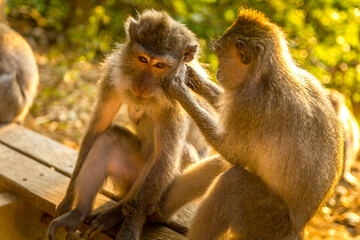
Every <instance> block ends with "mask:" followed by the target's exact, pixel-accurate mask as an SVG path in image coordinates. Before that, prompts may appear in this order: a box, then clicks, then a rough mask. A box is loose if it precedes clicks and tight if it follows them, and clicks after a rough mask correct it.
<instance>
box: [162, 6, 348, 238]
mask: <svg viewBox="0 0 360 240" xmlns="http://www.w3.org/2000/svg"><path fill="white" fill-rule="evenodd" d="M214 47H215V51H216V53H217V55H218V57H219V67H218V73H217V78H218V81H219V82H220V83H221V85H222V87H223V91H219V90H218V91H212V90H211V89H210V88H208V90H209V91H212V94H213V95H216V94H217V93H216V92H218V93H219V94H218V117H217V116H213V115H212V114H210V113H208V112H207V111H206V110H204V109H203V108H201V106H200V105H199V104H198V103H197V101H196V100H195V99H194V98H193V97H192V95H191V94H190V92H189V90H188V89H187V87H186V86H185V83H184V82H183V81H182V80H181V79H177V78H174V80H173V81H170V82H169V83H167V84H164V87H165V89H166V91H167V93H168V94H169V95H170V96H171V97H173V98H175V99H176V100H178V101H179V102H180V103H181V105H182V106H183V107H184V109H185V110H186V111H187V112H188V113H189V114H190V116H191V117H192V118H193V120H194V121H195V122H196V124H197V125H198V127H199V128H200V130H201V132H202V133H203V135H204V136H205V138H206V140H207V141H208V143H209V144H210V145H212V146H213V148H214V149H215V150H216V151H217V152H218V153H220V154H221V156H222V157H224V159H226V160H227V161H228V162H229V163H231V164H232V165H233V166H234V167H232V168H230V169H229V170H227V171H225V172H224V173H223V174H221V175H220V176H219V177H218V178H217V179H216V180H215V181H214V182H213V185H212V186H211V188H210V189H209V191H208V192H207V194H206V196H205V200H204V201H203V203H202V204H201V207H200V208H199V210H198V212H197V214H196V216H195V218H194V220H193V223H192V225H191V228H190V231H189V234H188V239H191V240H202V239H204V240H205V239H220V238H225V236H226V234H229V233H230V234H231V236H233V238H235V239H288V240H290V239H291V240H293V239H302V231H303V229H304V227H305V225H306V223H307V222H308V221H309V220H310V219H311V217H312V216H313V215H314V214H315V212H316V210H317V209H318V208H319V206H320V205H321V204H322V203H323V201H324V200H325V199H326V197H327V196H328V195H329V194H330V193H331V191H332V189H333V187H334V185H335V184H336V182H337V180H338V178H339V176H340V173H341V169H342V167H341V166H342V157H343V138H342V128H341V125H340V123H339V121H338V120H337V117H336V115H335V112H334V110H333V108H332V106H331V103H330V101H329V100H328V99H327V97H326V95H325V93H324V89H323V88H322V86H321V84H320V83H319V81H318V80H316V79H315V78H314V77H313V76H312V75H311V74H310V73H308V72H306V71H305V70H303V69H301V68H299V67H298V66H296V65H295V64H294V62H293V60H292V58H291V55H290V53H289V51H288V48H287V44H286V40H285V38H284V34H283V33H282V31H281V29H280V28H279V27H278V26H276V25H275V24H273V23H271V22H270V21H269V20H268V19H267V18H265V17H264V15H263V14H261V13H259V12H257V11H254V10H246V9H245V10H244V9H242V10H240V12H239V16H238V19H237V20H236V22H235V23H234V24H233V25H232V26H231V27H230V28H229V29H228V30H227V31H226V32H225V33H224V34H223V35H222V36H221V37H220V39H218V40H217V41H216V42H215V44H214ZM197 80H198V81H201V82H200V83H196V82H195V83H194V84H193V85H194V86H196V85H198V84H201V85H206V83H204V81H205V80H204V79H202V78H201V77H197ZM195 90H196V88H195ZM200 94H201V93H200ZM206 174H207V173H206V172H205V173H204V172H202V171H201V168H200V169H199V170H198V171H196V169H193V171H192V174H187V173H186V172H185V175H184V176H182V177H186V178H187V181H186V182H184V181H181V178H182V177H181V178H180V180H177V182H181V183H182V184H183V185H184V184H187V187H185V186H182V188H181V189H186V191H188V192H193V188H194V185H196V179H199V178H201V176H206ZM211 177H212V176H211ZM176 187H177V186H176V185H174V188H176ZM170 193H172V194H173V196H175V195H176V196H178V197H181V196H182V194H183V193H182V192H181V191H180V192H172V191H170ZM173 196H172V195H170V196H165V198H164V204H163V206H164V209H165V210H166V206H169V204H171V203H168V202H167V199H172V197H173ZM187 197H188V196H187ZM178 201H179V200H178ZM168 211H169V209H168ZM164 214H165V215H166V214H167V213H166V212H165V213H164Z"/></svg>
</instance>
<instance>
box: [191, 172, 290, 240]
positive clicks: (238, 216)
mask: <svg viewBox="0 0 360 240" xmlns="http://www.w3.org/2000/svg"><path fill="white" fill-rule="evenodd" d="M291 231H292V224H291V220H290V216H289V210H288V207H287V206H286V205H285V203H284V202H283V201H282V200H281V199H280V197H279V196H278V195H276V194H275V193H273V192H272V191H271V190H270V189H268V187H267V186H266V185H265V183H264V182H263V181H262V180H261V179H260V178H258V177H256V176H255V175H253V174H251V173H250V172H248V171H247V170H245V169H244V168H242V167H238V166H237V167H232V168H231V169H229V170H227V171H226V172H225V173H223V174H221V175H220V176H219V177H218V179H216V180H215V181H214V183H213V184H212V186H211V187H210V188H209V190H208V192H207V194H206V198H205V199H204V201H203V202H202V204H201V206H200V207H199V209H198V211H197V213H196V215H195V217H194V220H193V222H192V225H191V227H190V230H189V234H188V239H189V240H208V239H213V240H216V239H222V238H224V239H227V238H225V236H224V235H225V234H229V236H228V238H230V237H231V238H232V239H254V240H256V239H277V240H280V239H281V240H285V239H288V240H290V239H292V240H294V239H297V238H296V236H295V235H292V233H291Z"/></svg>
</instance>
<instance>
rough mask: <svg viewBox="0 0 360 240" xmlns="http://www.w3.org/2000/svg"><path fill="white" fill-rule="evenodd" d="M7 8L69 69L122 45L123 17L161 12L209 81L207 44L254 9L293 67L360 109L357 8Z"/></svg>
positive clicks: (12, 1)
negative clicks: (43, 34)
mask: <svg viewBox="0 0 360 240" xmlns="http://www.w3.org/2000/svg"><path fill="white" fill-rule="evenodd" d="M7 4H8V13H9V17H10V18H11V17H14V18H15V17H19V16H21V17H23V18H24V19H28V20H29V21H30V22H33V25H34V26H40V27H43V28H45V29H47V30H48V31H52V32H55V35H56V37H55V43H56V44H55V45H54V47H53V49H56V50H57V51H58V54H60V53H63V52H64V51H69V52H70V54H67V55H66V56H71V60H72V61H84V60H93V59H96V58H98V59H101V58H103V54H106V53H109V52H110V51H111V48H112V47H113V45H114V42H119V41H122V40H124V29H123V23H124V21H125V19H126V17H127V16H128V15H133V16H135V15H136V12H137V11H138V12H141V11H143V10H144V9H147V8H154V9H159V10H160V9H161V10H166V11H167V12H168V13H169V14H170V15H171V16H172V17H174V18H175V19H177V20H179V21H181V22H183V23H184V24H186V25H187V26H188V27H189V28H190V29H191V30H193V31H194V32H195V33H196V34H197V35H198V37H199V40H200V45H201V49H202V54H201V59H200V60H201V61H203V62H206V63H209V64H210V71H211V72H212V73H215V72H216V67H217V61H218V60H217V58H216V55H214V53H213V52H211V51H210V47H209V46H210V42H211V39H214V38H216V37H218V36H219V35H221V34H222V33H223V31H224V30H225V29H226V28H227V27H229V26H230V25H231V24H232V22H233V21H234V20H235V19H236V16H237V11H238V9H239V8H240V7H251V8H255V9H258V10H260V11H262V12H264V13H265V15H266V16H268V17H269V18H270V19H271V20H272V21H273V22H275V23H277V24H278V25H280V26H281V27H282V28H283V29H284V31H285V33H286V34H287V35H288V40H289V46H290V48H291V49H292V50H291V51H292V53H293V55H294V57H295V59H296V60H297V62H298V63H299V65H301V66H302V67H304V68H305V69H307V70H308V71H310V72H311V73H312V74H314V75H315V76H316V77H318V78H319V79H320V80H321V81H322V82H323V83H324V84H325V85H326V86H327V87H334V88H337V89H339V90H340V91H342V92H344V93H345V94H346V95H347V97H349V99H350V100H351V102H352V103H353V104H354V107H355V105H359V107H358V108H360V96H359V93H358V92H359V90H360V62H359V61H360V44H359V42H360V1H358V0H346V1H343V0H238V1H233V0H198V1H193V0H172V1H166V0H157V1H152V0H132V1H131V0H89V1H81V0H67V1H63V0H8V1H7ZM55 55H56V54H55ZM98 59H97V60H98ZM349 103H350V102H349Z"/></svg>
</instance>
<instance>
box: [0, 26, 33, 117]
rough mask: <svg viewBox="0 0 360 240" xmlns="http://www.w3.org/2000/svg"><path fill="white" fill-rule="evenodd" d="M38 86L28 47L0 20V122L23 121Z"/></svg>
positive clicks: (24, 41)
mask: <svg viewBox="0 0 360 240" xmlns="http://www.w3.org/2000/svg"><path fill="white" fill-rule="evenodd" d="M38 85H39V73H38V68H37V65H36V61H35V57H34V54H33V52H32V50H31V47H30V46H29V44H28V43H27V42H26V40H25V39H24V38H23V37H21V36H20V35H19V34H18V33H17V32H15V31H14V30H12V29H10V28H9V27H8V26H6V25H5V24H2V23H0V123H8V122H22V121H23V120H24V118H25V116H26V115H27V113H28V112H29V108H30V107H31V105H32V103H33V100H34V98H35V95H36V92H37V87H38Z"/></svg>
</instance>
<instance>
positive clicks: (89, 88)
mask: <svg viewBox="0 0 360 240" xmlns="http://www.w3.org/2000/svg"><path fill="white" fill-rule="evenodd" d="M30 44H31V42H30ZM32 45H33V44H32ZM35 48H36V47H35ZM35 55H36V59H37V62H38V65H39V71H40V87H39V94H38V96H37V98H36V100H35V102H34V106H33V108H32V109H31V113H30V114H29V116H28V117H27V118H26V121H25V123H24V125H25V126H26V127H28V128H30V129H33V130H35V131H37V132H40V133H42V134H44V135H46V136H49V137H50V138H52V139H55V140H57V141H59V142H61V143H63V144H65V145H67V146H70V147H72V148H75V149H78V148H79V144H80V141H81V138H82V136H83V134H84V132H85V130H86V126H87V123H88V121H89V117H90V113H91V109H92V107H93V105H94V102H95V95H96V82H97V80H98V79H99V66H100V64H99V63H88V62H85V61H83V62H78V63H76V64H72V65H67V64H64V62H65V61H66V57H65V56H64V55H62V54H58V55H56V56H55V57H52V58H51V60H49V59H48V57H47V56H48V54H47V53H46V51H44V50H41V49H36V50H35ZM352 173H353V175H354V176H355V177H357V178H358V179H360V163H359V162H356V164H355V165H354V167H353V172H352ZM359 216H360V184H357V185H353V186H351V185H350V184H348V183H346V182H344V181H342V182H340V183H339V185H338V186H337V187H336V189H335V193H334V194H333V197H332V198H330V199H329V200H328V201H327V203H326V204H325V205H324V206H323V207H322V208H321V210H320V211H319V213H318V214H317V215H316V216H315V217H314V218H313V219H312V221H311V222H310V223H309V225H308V227H307V228H306V239H310V240H320V239H328V240H330V239H333V240H335V239H336V240H341V239H358V240H360V217H359Z"/></svg>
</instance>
